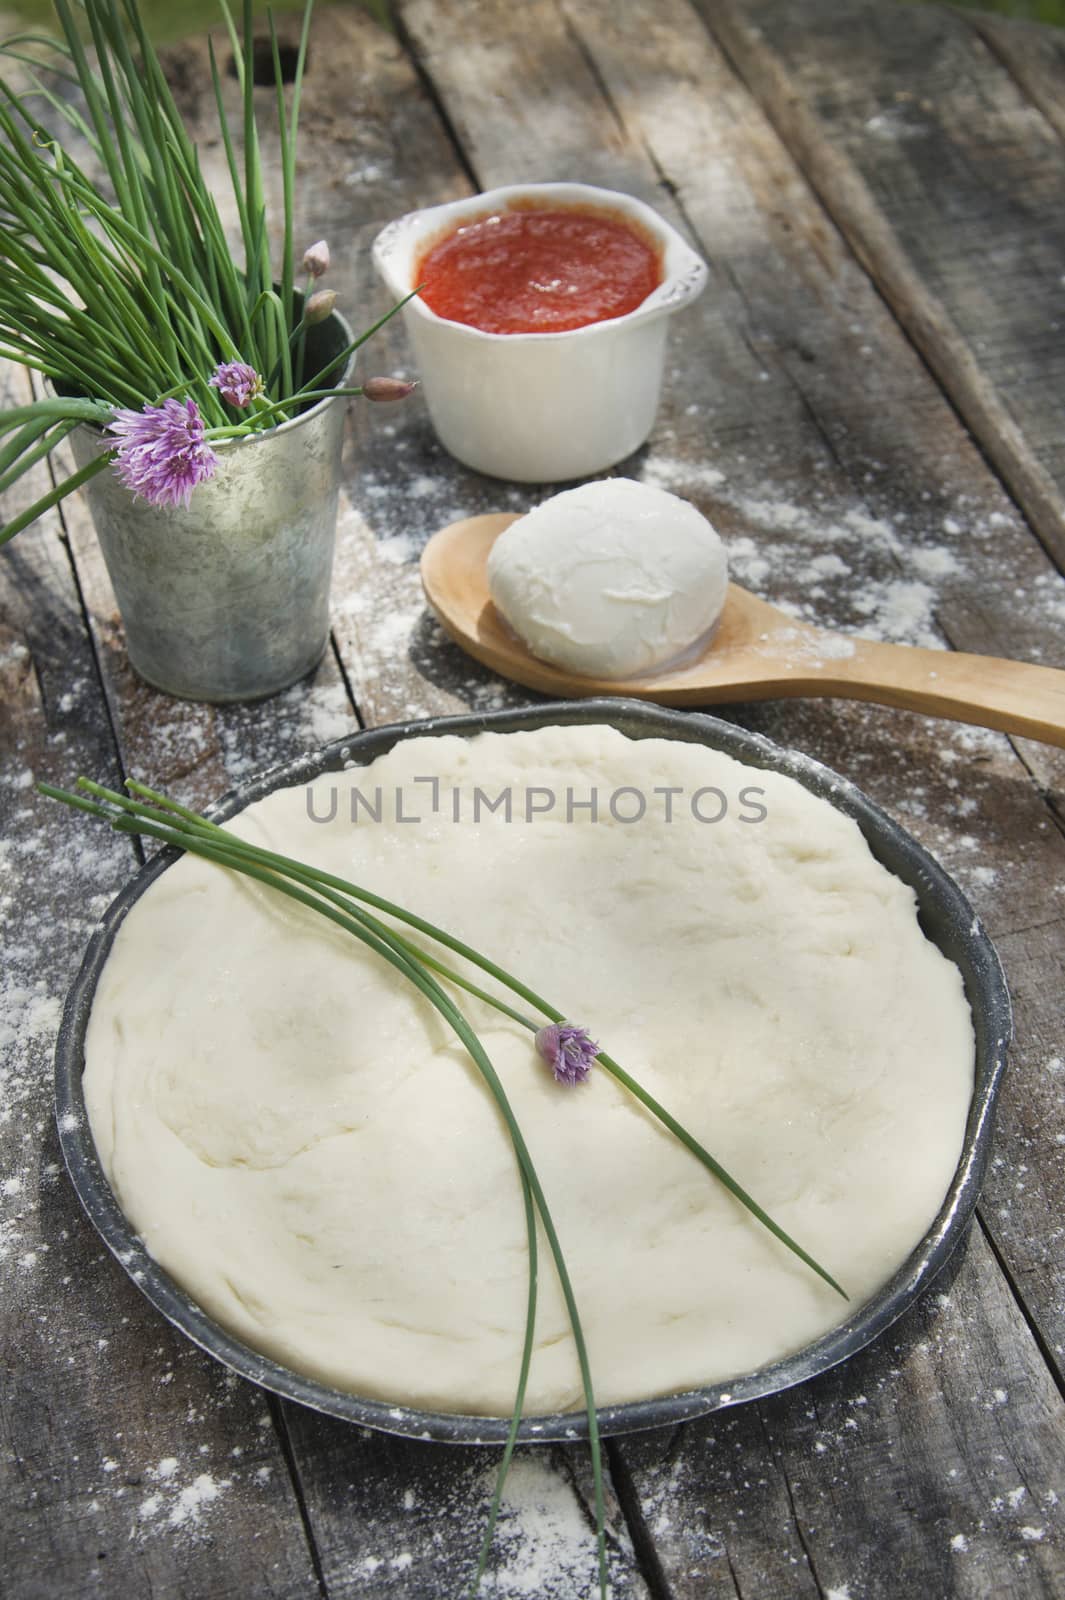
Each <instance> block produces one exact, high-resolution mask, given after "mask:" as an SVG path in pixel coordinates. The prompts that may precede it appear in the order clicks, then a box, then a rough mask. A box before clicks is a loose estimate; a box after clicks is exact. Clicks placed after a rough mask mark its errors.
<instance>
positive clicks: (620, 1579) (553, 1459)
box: [291, 1410, 650, 1600]
mask: <svg viewBox="0 0 1065 1600" xmlns="http://www.w3.org/2000/svg"><path fill="white" fill-rule="evenodd" d="M291 1428H292V1439H293V1448H294V1450H295V1451H296V1454H297V1459H298V1460H299V1462H300V1470H301V1476H302V1481H303V1485H304V1493H305V1494H306V1496H307V1501H308V1504H309V1506H310V1507H311V1508H312V1510H313V1516H314V1527H315V1535H316V1539H317V1542H318V1548H319V1551H320V1559H321V1567H322V1572H323V1575H324V1578H325V1582H326V1585H327V1588H328V1593H329V1595H330V1600H443V1597H445V1596H446V1597H448V1600H450V1597H451V1596H455V1597H456V1600H457V1597H458V1596H460V1595H462V1594H464V1593H465V1592H466V1585H468V1583H469V1581H470V1578H471V1577H472V1573H473V1571H474V1570H475V1568H476V1561H477V1553H478V1548H479V1542H480V1539H479V1535H480V1533H481V1532H482V1531H483V1528H484V1525H485V1519H486V1517H487V1513H488V1504H489V1500H490V1498H491V1494H492V1490H493V1488H494V1479H495V1473H496V1469H497V1465H498V1452H497V1451H495V1450H484V1449H478V1448H477V1447H476V1446H458V1445H454V1446H439V1445H438V1446H433V1447H426V1446H424V1445H419V1444H417V1443H416V1442H412V1441H410V1440H404V1439H390V1438H387V1437H381V1436H377V1437H374V1436H372V1435H370V1434H369V1433H368V1432H367V1431H366V1430H363V1429H357V1428H350V1427H346V1426H345V1425H344V1424H343V1423H339V1422H331V1421H329V1420H327V1419H323V1418H318V1417H313V1416H312V1414H311V1413H309V1412H307V1411H299V1410H295V1411H293V1413H292V1416H291ZM606 1489H607V1525H608V1559H609V1563H610V1582H611V1593H612V1595H613V1596H615V1600H650V1597H649V1593H648V1589H647V1587H646V1585H645V1583H644V1580H643V1578H642V1577H641V1576H640V1573H639V1570H638V1569H637V1566H636V1563H635V1560H634V1556H633V1550H632V1544H631V1541H630V1538H629V1534H628V1530H627V1527H626V1524H625V1519H624V1517H623V1515H622V1514H621V1511H620V1509H619V1507H618V1504H617V1501H616V1500H615V1498H614V1496H613V1493H612V1490H611V1485H610V1482H609V1480H608V1481H607V1485H606ZM592 1504H593V1502H592V1499H591V1485H590V1483H589V1481H588V1474H587V1470H586V1468H585V1465H584V1454H583V1452H577V1451H572V1450H568V1449H564V1448H560V1447H554V1446H553V1447H550V1448H543V1449H534V1448H523V1449H520V1450H518V1451H517V1452H516V1454H515V1458H514V1462H513V1465H512V1472H511V1476H510V1481H509V1484H508V1489H507V1497H506V1501H505V1504H504V1511H503V1515H502V1519H501V1522H500V1526H499V1534H498V1538H497V1539H496V1541H495V1544H494V1547H493V1555H492V1560H491V1563H490V1567H489V1576H488V1577H487V1578H486V1580H485V1585H484V1593H485V1594H486V1595H491V1596H493V1597H495V1596H498V1597H499V1600H521V1597H523V1596H530V1595H531V1596H535V1600H573V1597H575V1596H577V1595H580V1596H585V1595H588V1596H592V1595H594V1594H596V1593H598V1590H597V1588H596V1583H595V1539H594V1533H593V1529H594V1514H593V1512H592V1509H591V1507H592ZM355 1552H357V1555H356V1554H355Z"/></svg>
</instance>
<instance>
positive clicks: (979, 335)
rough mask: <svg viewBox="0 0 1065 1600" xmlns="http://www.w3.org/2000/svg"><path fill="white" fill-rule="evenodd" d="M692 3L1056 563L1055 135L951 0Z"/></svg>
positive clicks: (1062, 238) (1059, 367)
mask: <svg viewBox="0 0 1065 1600" xmlns="http://www.w3.org/2000/svg"><path fill="white" fill-rule="evenodd" d="M697 4H698V5H699V9H700V11H701V14H702V15H703V17H704V20H705V21H706V23H707V26H708V27H709V28H710V29H711V31H712V32H713V33H714V35H715V37H716V38H717V39H718V40H719V42H720V43H721V44H722V45H723V47H724V48H725V50H726V51H727V53H728V55H729V57H730V59H731V60H732V61H733V62H734V63H735V65H736V66H737V68H738V70H739V72H740V74H741V75H742V77H743V79H744V81H745V82H746V83H747V84H748V86H749V87H750V88H751V89H752V91H753V92H754V93H755V94H756V95H757V97H758V99H759V100H760V102H761V103H762V105H763V106H764V107H765V109H766V110H767V112H768V113H769V115H770V117H771V118H772V120H773V122H774V124H775V126H776V128H777V130H778V132H779V133H780V134H781V137H782V138H783V139H784V141H785V143H786V144H787V145H788V147H789V149H790V150H791V151H792V152H793V153H794V154H795V156H796V158H797V159H798V161H799V163H800V165H801V166H802V168H803V170H804V172H805V173H806V175H807V177H808V178H809V179H810V182H811V184H812V185H813V187H814V189H815V190H816V191H817V193H818V194H819V196H820V197H821V199H822V201H823V203H824V205H825V207H826V210H827V211H828V213H829V215H830V216H832V217H833V219H834V220H835V222H836V223H837V225H838V226H839V227H840V229H841V230H842V231H843V233H844V234H845V235H846V237H847V238H848V240H849V242H850V243H851V245H852V247H853V248H854V250H855V252H856V253H857V255H858V256H859V258H860V259H861V260H862V262H863V264H864V265H865V266H866V267H867V269H868V270H869V272H870V274H871V275H872V277H873V279H874V281H875V282H876V284H877V286H878V288H879V289H880V291H881V293H882V294H883V295H884V297H885V299H886V300H887V302H888V304H889V305H890V306H891V308H892V310H893V311H894V312H895V315H896V316H897V317H898V318H899V321H900V322H901V323H902V325H903V327H904V328H906V330H907V332H908V333H909V334H910V337H911V338H912V339H913V341H914V343H915V344H916V346H917V348H918V349H919V350H920V351H921V353H922V355H923V356H924V358H925V359H926V361H927V362H928V364H929V366H930V367H931V368H932V370H933V372H935V374H936V375H937V377H938V378H939V380H940V382H941V383H942V384H943V385H944V387H945V389H946V390H947V392H948V394H949V395H950V396H951V399H952V401H953V403H954V404H955V405H956V406H957V408H958V411H959V412H960V414H961V416H962V418H963V419H964V421H965V422H966V424H967V425H968V426H969V428H970V429H971V430H972V432H973V434H974V435H975V437H976V438H977V440H978V441H979V443H980V445H981V447H982V448H983V450H984V451H985V452H986V454H987V455H988V456H989V458H990V459H991V460H992V461H993V462H994V464H995V466H996V467H997V469H998V471H999V472H1000V473H1001V475H1002V477H1003V480H1004V481H1005V483H1006V484H1007V486H1008V487H1009V489H1010V491H1011V493H1012V494H1013V495H1014V497H1015V498H1016V500H1017V502H1018V504H1019V505H1020V506H1021V507H1022V509H1023V510H1024V512H1025V514H1026V516H1027V517H1028V519H1029V521H1030V522H1031V524H1032V526H1033V527H1034V528H1035V529H1036V531H1037V532H1038V534H1039V536H1040V538H1041V539H1042V540H1043V541H1044V543H1045V544H1046V546H1047V548H1048V549H1049V550H1050V551H1051V552H1052V553H1053V554H1054V556H1055V558H1056V560H1057V561H1058V562H1059V564H1060V563H1061V561H1062V560H1063V559H1065V499H1063V489H1065V444H1063V443H1062V441H1061V438H1060V431H1059V430H1057V429H1056V428H1055V426H1054V424H1053V422H1052V420H1051V419H1052V418H1053V416H1054V413H1055V411H1056V410H1057V409H1060V398H1061V395H1062V392H1063V387H1065V359H1063V358H1062V356H1061V354H1060V351H1061V342H1060V340H1056V339H1055V338H1054V331H1055V330H1054V323H1055V320H1056V315H1055V312H1054V311H1053V310H1052V309H1051V308H1052V307H1055V306H1056V304H1057V302H1058V300H1059V298H1060V276H1061V259H1062V255H1063V251H1065V227H1063V224H1062V221H1061V218H1062V215H1063V212H1065V206H1063V202H1065V183H1063V178H1062V169H1061V150H1060V142H1059V139H1058V137H1057V135H1056V133H1055V132H1054V130H1053V129H1052V128H1051V127H1050V126H1049V124H1048V123H1047V121H1046V119H1045V118H1044V117H1043V115H1042V114H1041V112H1040V111H1039V110H1038V109H1037V108H1036V107H1035V106H1033V105H1032V104H1030V103H1029V101H1028V100H1026V99H1025V98H1024V96H1023V95H1022V94H1021V92H1020V90H1019V88H1018V86H1017V84H1016V83H1015V82H1014V81H1013V80H1012V79H1011V78H1010V76H1009V75H1008V74H1007V73H1006V72H1005V71H1004V70H1003V68H1002V65H1001V63H1000V62H999V61H998V60H996V59H995V58H994V57H993V56H992V55H991V53H990V52H989V50H988V49H987V46H986V45H985V44H984V43H983V41H982V39H981V38H980V36H979V34H978V33H976V32H975V31H974V30H973V29H972V28H971V27H970V26H969V25H968V23H967V22H966V21H965V19H964V18H963V17H961V16H959V15H958V14H956V13H954V12H951V11H948V10H946V9H940V8H937V7H931V6H914V7H913V8H912V9H910V10H908V11H907V14H906V19H905V25H902V21H901V19H900V18H899V17H898V14H897V13H896V12H895V11H894V10H893V8H890V7H883V6H879V5H877V4H875V3H872V0H860V3H858V4H853V3H851V0H801V3H799V0H797V3H792V4H787V3H785V4H783V5H780V4H777V3H775V0H723V3H721V4H718V3H717V0H714V3H713V4H710V3H708V0H697ZM1055 397H1057V398H1055Z"/></svg>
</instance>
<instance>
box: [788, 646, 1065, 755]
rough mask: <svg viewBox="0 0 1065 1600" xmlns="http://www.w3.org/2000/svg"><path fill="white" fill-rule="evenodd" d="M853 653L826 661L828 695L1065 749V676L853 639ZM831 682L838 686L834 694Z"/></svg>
mask: <svg viewBox="0 0 1065 1600" xmlns="http://www.w3.org/2000/svg"><path fill="white" fill-rule="evenodd" d="M854 642H855V646H856V649H855V652H854V655H853V656H852V657H850V658H849V659H846V660H843V661H838V662H837V661H833V662H831V663H827V662H826V669H827V670H826V672H825V673H824V675H822V674H819V675H818V678H819V683H822V684H824V688H823V690H822V692H823V693H827V694H833V693H835V694H841V695H844V696H847V697H848V698H852V699H855V700H873V701H876V703H877V704H878V705H886V706H901V707H902V708H903V709H904V710H907V711H923V712H925V713H927V714H930V715H931V716H934V717H953V718H955V719H956V720H957V721H959V722H974V723H976V724H977V725H978V726H979V727H982V728H997V729H998V730H999V732H1001V733H1018V734H1021V735H1023V736H1024V737H1025V738H1027V739H1041V740H1042V741H1043V742H1044V743H1045V744H1056V745H1061V746H1065V671H1061V670H1060V669H1059V668H1057V667H1037V666H1032V665H1030V664H1029V663H1028V662H1025V661H1003V660H1001V659H1000V658H999V657H997V656H976V655H966V654H964V653H963V652H961V651H954V650H921V649H916V648H914V647H912V646H910V645H896V644H879V643H876V642H874V641H872V640H865V639H863V640H855V641H854ZM826 678H831V679H832V680H833V681H835V680H836V679H837V678H838V684H837V686H836V687H835V688H829V687H828V685H827V683H825V679H826Z"/></svg>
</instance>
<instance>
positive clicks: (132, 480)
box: [107, 400, 218, 506]
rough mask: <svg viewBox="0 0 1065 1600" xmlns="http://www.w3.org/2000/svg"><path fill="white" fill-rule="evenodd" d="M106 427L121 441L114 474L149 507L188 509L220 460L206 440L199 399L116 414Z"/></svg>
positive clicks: (173, 401) (175, 401) (117, 412)
mask: <svg viewBox="0 0 1065 1600" xmlns="http://www.w3.org/2000/svg"><path fill="white" fill-rule="evenodd" d="M107 426H108V431H109V432H110V433H113V434H114V435H115V436H116V438H117V440H118V445H117V454H116V458H115V471H116V472H117V473H118V476H119V477H120V479H121V480H122V482H123V483H124V484H125V486H126V488H127V489H129V490H130V491H131V493H133V494H135V495H138V496H139V497H140V498H141V499H142V500H147V501H148V503H149V504H150V505H153V506H178V505H184V506H188V503H189V499H190V497H191V495H192V491H193V489H195V487H196V485H197V484H198V483H205V482H206V481H207V479H208V478H212V477H213V476H214V474H215V470H216V468H217V466H218V457H217V456H216V455H215V453H214V451H213V450H212V449H211V447H210V445H209V444H208V443H207V441H206V439H205V438H204V425H203V418H202V417H201V416H200V412H199V408H198V407H197V405H196V402H195V400H164V401H163V403H162V405H161V406H145V407H144V409H143V411H122V410H116V411H115V414H114V419H113V421H111V422H109V423H108V425H107Z"/></svg>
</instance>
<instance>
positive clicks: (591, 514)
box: [488, 478, 728, 679]
mask: <svg viewBox="0 0 1065 1600" xmlns="http://www.w3.org/2000/svg"><path fill="white" fill-rule="evenodd" d="M488 587H489V590H490V592H491V596H492V600H493V602H494V603H495V606H496V609H497V610H498V611H500V612H501V613H502V615H503V617H504V618H505V619H506V621H507V622H508V623H509V625H510V627H511V628H513V630H514V632H515V633H516V634H517V635H518V637H519V639H521V641H522V642H523V644H525V645H526V646H527V648H528V649H529V650H531V651H532V653H533V655H534V656H539V658H540V659H541V660H542V661H549V662H550V663H551V664H552V665H553V666H556V667H563V668H564V669H565V670H566V671H568V672H573V673H577V674H578V675H580V676H582V677H590V678H615V679H620V678H632V677H636V676H638V675H640V674H642V673H648V672H655V671H657V670H658V669H659V668H661V667H664V666H667V665H668V664H669V663H670V662H672V661H675V660H677V658H678V657H681V656H684V655H685V654H686V653H687V652H688V651H690V650H692V649H693V647H694V646H695V645H697V644H698V643H699V642H700V641H701V640H705V639H707V638H708V637H709V635H710V632H711V630H712V629H713V627H714V625H715V624H716V622H717V620H718V618H719V617H720V615H721V611H722V607H723V606H724V604H725V595H726V592H727V589H728V564H727V560H726V556H725V547H724V545H723V544H722V542H721V539H720V537H719V535H718V534H717V532H716V531H715V529H714V528H713V526H712V525H711V524H710V523H709V522H708V521H707V519H706V518H705V517H704V516H703V515H702V513H701V512H700V511H697V510H696V509H695V507H694V506H693V505H689V504H688V502H687V501H686V500H681V499H680V498H679V497H678V496H677V495H675V494H668V493H667V492H666V490H665V489H655V488H653V487H652V486H651V485H650V484H646V483H637V482H635V481H634V480H633V479H631V478H609V479H606V480H604V481H602V482H597V483H586V484H583V485H582V486H581V487H580V488H579V489H566V490H565V491H564V492H563V493H562V494H556V495H552V496H551V498H550V499H549V500H545V501H544V502H543V504H542V505H539V506H537V508H536V509H535V511H530V512H529V513H528V514H527V515H526V516H524V517H519V519H518V521H517V522H514V523H512V524H511V526H510V527H509V528H507V530H506V531H505V532H504V533H502V534H501V535H500V537H499V538H498V539H497V540H496V542H495V544H494V546H493V547H492V553H491V555H490V556H489V558H488Z"/></svg>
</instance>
